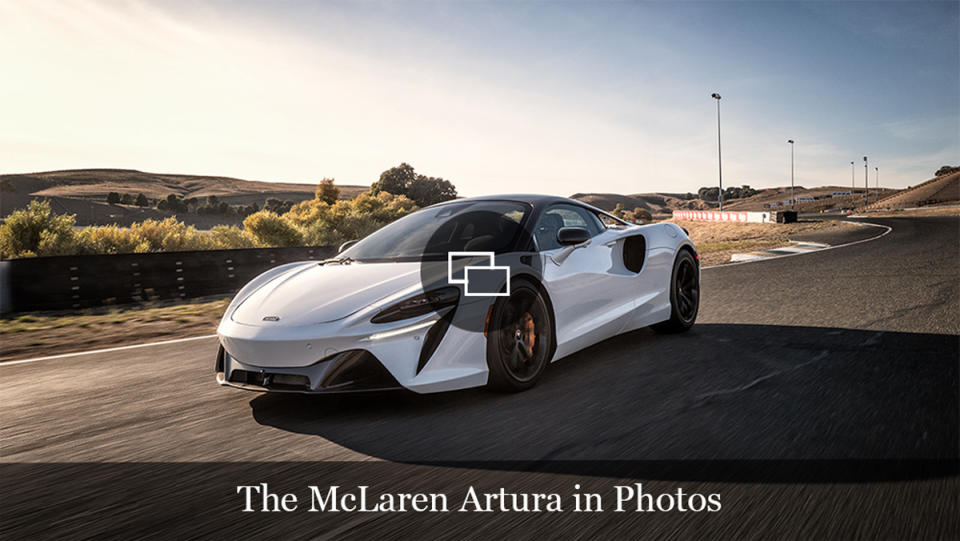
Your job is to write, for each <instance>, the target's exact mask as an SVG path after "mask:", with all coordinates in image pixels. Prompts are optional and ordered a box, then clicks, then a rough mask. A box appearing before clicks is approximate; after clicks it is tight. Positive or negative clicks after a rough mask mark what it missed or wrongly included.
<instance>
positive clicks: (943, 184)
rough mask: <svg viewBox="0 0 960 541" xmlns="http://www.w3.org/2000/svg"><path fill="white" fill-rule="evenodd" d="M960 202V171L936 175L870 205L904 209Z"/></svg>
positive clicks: (872, 207) (874, 207) (877, 208)
mask: <svg viewBox="0 0 960 541" xmlns="http://www.w3.org/2000/svg"><path fill="white" fill-rule="evenodd" d="M957 203H960V172H957V173H949V174H946V175H941V176H939V177H934V178H932V179H930V180H928V181H926V182H924V183H923V184H920V185H918V186H914V187H912V188H908V189H906V190H902V191H900V192H899V193H897V194H894V195H892V196H890V197H887V198H884V199H881V200H880V201H878V202H876V203H873V204H872V205H870V207H869V208H870V209H876V210H879V209H903V208H912V207H922V206H935V205H949V204H957Z"/></svg>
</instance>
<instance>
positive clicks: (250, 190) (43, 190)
mask: <svg viewBox="0 0 960 541" xmlns="http://www.w3.org/2000/svg"><path fill="white" fill-rule="evenodd" d="M338 187H339V188H340V197H341V198H343V199H348V198H353V197H354V196H356V195H357V194H358V193H360V192H363V191H366V190H367V189H368V187H367V186H355V185H342V186H341V185H338ZM315 189H316V184H294V183H281V182H263V181H253V180H241V179H237V178H231V177H215V176H201V175H172V174H160V173H148V172H144V171H136V170H133V169H73V170H67V171H48V172H41V173H25V174H12V175H0V216H7V215H8V214H10V213H11V212H13V211H14V210H16V209H19V208H23V207H25V206H27V204H28V203H29V202H30V200H32V199H47V200H49V201H50V203H51V205H52V206H53V207H54V209H56V210H57V211H58V212H69V213H71V214H76V215H77V224H78V225H90V224H109V223H118V224H120V225H128V224H129V223H132V222H133V221H140V220H144V219H147V218H154V219H157V218H164V217H167V216H173V215H174V213H172V212H166V211H161V210H157V209H155V208H145V209H141V208H139V207H135V206H131V205H108V204H106V199H107V194H109V193H110V192H117V193H119V194H121V195H123V194H130V195H133V196H136V195H137V194H139V193H142V194H144V195H145V196H147V197H148V198H150V199H151V200H159V199H165V198H166V197H167V196H169V195H170V194H174V195H176V196H178V197H181V198H184V199H189V198H197V199H200V200H203V199H205V198H206V197H208V196H211V195H214V196H217V198H218V199H219V200H220V201H223V202H226V203H227V204H229V205H250V204H252V203H256V204H257V205H258V206H260V207H263V205H264V203H265V202H266V200H267V199H269V198H275V199H279V200H290V201H294V202H299V201H303V200H306V199H312V198H313V196H314V190H315ZM178 218H180V219H181V220H183V221H184V222H186V223H188V224H191V225H197V226H198V227H209V226H212V225H216V224H217V223H238V222H239V219H237V218H232V219H231V218H227V217H216V216H198V215H193V214H190V215H187V214H182V215H179V216H178Z"/></svg>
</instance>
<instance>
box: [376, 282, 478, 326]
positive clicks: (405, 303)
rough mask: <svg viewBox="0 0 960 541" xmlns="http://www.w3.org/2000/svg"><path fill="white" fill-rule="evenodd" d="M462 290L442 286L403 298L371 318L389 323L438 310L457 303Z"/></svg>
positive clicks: (377, 321) (378, 321)
mask: <svg viewBox="0 0 960 541" xmlns="http://www.w3.org/2000/svg"><path fill="white" fill-rule="evenodd" d="M458 300H460V290H459V289H457V288H455V287H442V288H440V289H434V290H432V291H428V292H426V293H422V294H420V295H417V296H415V297H410V298H409V299H405V300H402V301H400V302H398V303H396V304H393V305H390V306H388V307H387V308H384V309H383V310H381V311H380V312H379V313H378V314H377V315H375V316H373V318H371V319H370V321H371V322H373V323H389V322H391V321H400V320H401V319H409V318H412V317H417V316H422V315H424V314H429V313H430V312H436V311H438V310H441V309H443V308H446V307H448V306H453V305H455V304H457V301H458Z"/></svg>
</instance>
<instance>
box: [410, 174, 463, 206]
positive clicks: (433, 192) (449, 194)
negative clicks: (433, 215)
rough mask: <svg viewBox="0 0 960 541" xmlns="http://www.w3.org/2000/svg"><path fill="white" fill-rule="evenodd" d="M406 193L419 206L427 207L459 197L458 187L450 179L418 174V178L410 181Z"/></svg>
mask: <svg viewBox="0 0 960 541" xmlns="http://www.w3.org/2000/svg"><path fill="white" fill-rule="evenodd" d="M402 195H406V196H407V197H409V198H410V199H412V200H413V202H414V203H416V204H417V206H420V207H426V206H429V205H433V204H436V203H440V202H443V201H449V200H451V199H456V198H457V189H456V188H454V187H453V184H451V183H450V181H448V180H443V179H442V178H437V177H426V176H423V175H417V178H415V179H414V180H413V182H412V183H410V188H408V189H407V193H406V194H402Z"/></svg>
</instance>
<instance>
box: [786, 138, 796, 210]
mask: <svg viewBox="0 0 960 541" xmlns="http://www.w3.org/2000/svg"><path fill="white" fill-rule="evenodd" d="M787 142H788V143H790V202H791V203H792V204H793V210H797V196H796V195H795V194H794V193H793V139H787Z"/></svg>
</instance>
